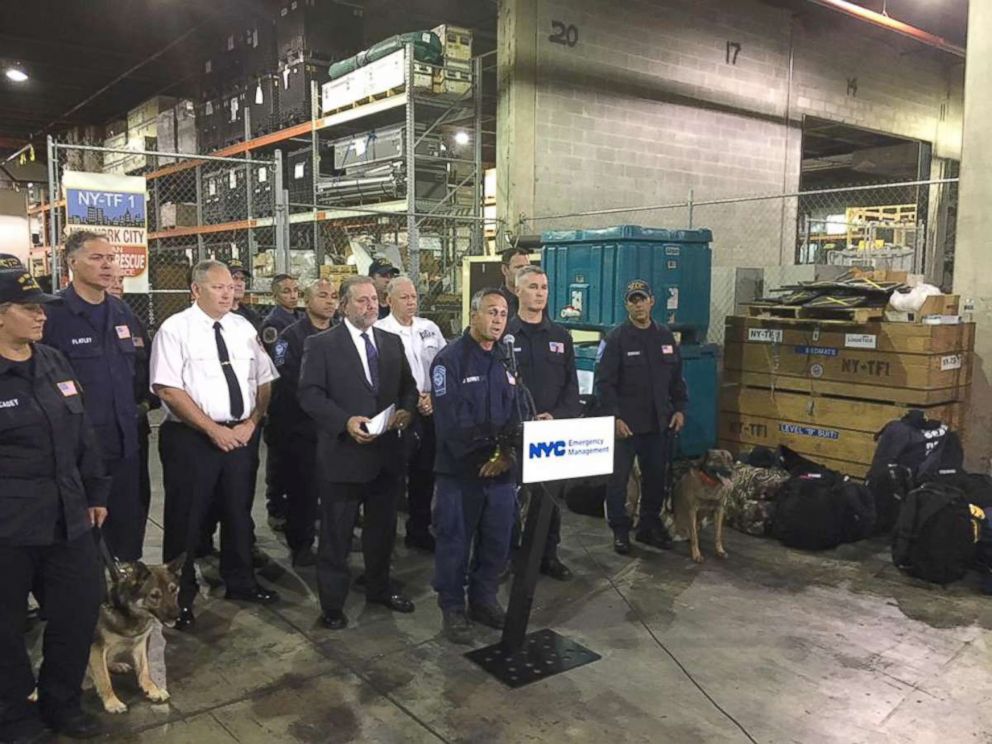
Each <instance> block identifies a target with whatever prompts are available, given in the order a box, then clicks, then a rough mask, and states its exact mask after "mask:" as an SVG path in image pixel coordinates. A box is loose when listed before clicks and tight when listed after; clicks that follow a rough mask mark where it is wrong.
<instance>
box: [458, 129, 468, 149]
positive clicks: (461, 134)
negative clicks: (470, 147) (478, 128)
mask: <svg viewBox="0 0 992 744" xmlns="http://www.w3.org/2000/svg"><path fill="white" fill-rule="evenodd" d="M468 140H469V137H468V132H466V131H465V130H464V129H459V130H458V131H457V132H455V144H456V145H467V144H468Z"/></svg>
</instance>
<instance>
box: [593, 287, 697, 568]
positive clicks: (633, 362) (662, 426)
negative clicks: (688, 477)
mask: <svg viewBox="0 0 992 744" xmlns="http://www.w3.org/2000/svg"><path fill="white" fill-rule="evenodd" d="M625 298H626V301H625V304H626V308H627V316H628V320H627V322H626V323H623V324H621V325H619V326H617V327H616V328H614V329H613V330H612V331H610V333H609V334H608V335H607V336H606V340H605V341H604V344H603V347H602V353H601V356H600V360H599V364H598V365H597V366H596V388H597V391H598V395H599V404H600V406H601V410H602V413H603V415H605V416H615V417H616V447H615V451H614V460H613V475H612V476H610V481H609V485H608V486H607V491H606V516H607V520H608V521H609V523H610V527H611V528H612V530H613V549H614V550H615V551H616V552H617V553H620V554H621V555H625V554H627V553H629V552H630V517H629V516H628V515H627V511H626V508H625V503H626V499H627V480H628V479H629V478H630V470H631V468H632V467H633V465H634V457H635V456H636V457H637V460H638V462H639V463H640V465H641V475H642V479H643V480H642V483H641V509H640V517H639V521H638V526H637V534H636V535H635V537H636V538H637V540H638V542H642V543H644V544H646V545H651V546H653V547H656V548H670V547H671V545H672V539H671V537H670V536H669V534H668V531H667V530H666V529H665V527H664V525H663V524H662V523H661V505H662V504H663V503H664V500H665V471H666V468H667V467H668V455H669V437H670V436H672V435H673V434H677V433H678V432H679V431H681V430H682V427H683V426H684V425H685V407H686V404H687V403H688V401H689V395H688V391H687V389H686V385H685V380H684V379H683V378H682V358H681V356H680V355H679V347H678V344H676V342H675V337H674V336H673V335H672V332H671V331H670V330H668V328H667V327H666V326H664V325H661V324H659V323H655V322H654V321H653V320H652V319H651V310H652V308H654V293H653V292H652V291H651V287H650V286H649V285H648V283H647V282H645V281H643V280H641V279H635V280H634V281H632V282H630V284H628V285H627V291H626V293H625Z"/></svg>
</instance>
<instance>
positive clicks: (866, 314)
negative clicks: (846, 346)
mask: <svg viewBox="0 0 992 744" xmlns="http://www.w3.org/2000/svg"><path fill="white" fill-rule="evenodd" d="M746 307H747V312H748V315H750V316H751V317H752V318H792V319H795V320H843V321H847V322H849V323H868V322H870V321H872V320H880V319H881V318H882V317H883V316H884V315H885V309H884V308H880V307H836V308H834V307H804V306H803V305H762V304H749V305H746Z"/></svg>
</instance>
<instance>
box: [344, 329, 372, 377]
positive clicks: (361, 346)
mask: <svg viewBox="0 0 992 744" xmlns="http://www.w3.org/2000/svg"><path fill="white" fill-rule="evenodd" d="M344 325H345V328H347V329H348V333H350V334H351V340H352V341H353V342H354V344H355V348H356V349H358V356H359V357H361V359H362V368H363V369H364V370H365V379H366V380H368V383H369V385H371V384H372V374H371V373H370V372H369V355H368V354H366V353H365V339H364V338H362V334H363V333H365V334H367V335H368V337H369V341H370V342H371V343H372V348H374V349H375V350H376V351H379V344H377V343H376V342H375V334H374V333H372V329H371V328H369V329H368V330H367V331H360V330H358V329H357V328H356V327H355V326H353V325H352V324H351V321H350V320H348V319H347V318H345V319H344Z"/></svg>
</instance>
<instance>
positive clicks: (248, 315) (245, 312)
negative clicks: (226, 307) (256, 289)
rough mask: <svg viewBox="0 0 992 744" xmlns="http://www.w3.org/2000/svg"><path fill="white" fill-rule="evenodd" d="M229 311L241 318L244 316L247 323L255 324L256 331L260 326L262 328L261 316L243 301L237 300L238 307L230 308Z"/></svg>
mask: <svg viewBox="0 0 992 744" xmlns="http://www.w3.org/2000/svg"><path fill="white" fill-rule="evenodd" d="M231 312H232V313H235V314H236V315H240V316H241V317H242V318H244V319H245V320H247V321H248V322H249V323H251V324H252V325H253V326H255V330H256V331H260V330H261V328H262V319H261V317H259V315H258V313H256V312H255V311H254V310H252V309H251V308H250V307H248V306H247V305H246V304H245V303H243V302H239V303H238V309H237V310H232V311H231Z"/></svg>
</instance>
